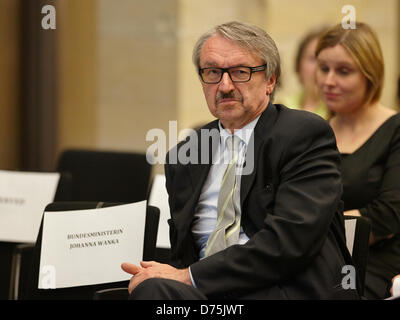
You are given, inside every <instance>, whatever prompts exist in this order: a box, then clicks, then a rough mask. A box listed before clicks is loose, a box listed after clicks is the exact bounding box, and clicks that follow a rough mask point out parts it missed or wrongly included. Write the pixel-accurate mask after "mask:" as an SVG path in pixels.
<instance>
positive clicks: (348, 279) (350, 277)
mask: <svg viewBox="0 0 400 320" xmlns="http://www.w3.org/2000/svg"><path fill="white" fill-rule="evenodd" d="M342 274H344V275H345V276H344V277H343V279H342V288H343V289H345V290H348V289H356V269H355V268H354V266H352V265H345V266H343V268H342Z"/></svg>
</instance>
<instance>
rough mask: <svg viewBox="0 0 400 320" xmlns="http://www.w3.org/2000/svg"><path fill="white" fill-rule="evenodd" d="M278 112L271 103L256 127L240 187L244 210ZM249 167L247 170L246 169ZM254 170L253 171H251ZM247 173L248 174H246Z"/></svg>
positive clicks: (248, 149)
mask: <svg viewBox="0 0 400 320" xmlns="http://www.w3.org/2000/svg"><path fill="white" fill-rule="evenodd" d="M277 115H278V113H277V110H276V107H275V105H273V104H272V103H269V104H268V106H267V108H266V109H265V110H264V112H263V113H262V114H261V116H260V119H259V120H258V122H257V124H256V127H255V128H254V132H253V135H252V137H251V139H250V142H249V145H248V146H247V151H246V162H245V166H244V170H245V171H244V175H243V176H242V180H241V185H240V204H241V207H242V208H243V203H244V201H245V200H246V197H247V195H248V194H249V191H250V189H251V186H252V185H253V182H254V178H255V176H256V172H257V165H258V163H259V158H260V153H261V152H262V150H263V149H264V147H263V145H264V143H265V141H266V138H267V137H268V136H269V135H270V133H271V131H272V127H273V125H274V122H275V121H276V118H277ZM246 167H247V169H246ZM251 169H252V170H251ZM246 171H247V172H246ZM246 173H247V174H246Z"/></svg>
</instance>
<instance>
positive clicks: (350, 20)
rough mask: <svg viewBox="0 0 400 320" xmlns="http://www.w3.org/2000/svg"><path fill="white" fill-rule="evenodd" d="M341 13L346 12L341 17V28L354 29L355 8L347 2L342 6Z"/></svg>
mask: <svg viewBox="0 0 400 320" xmlns="http://www.w3.org/2000/svg"><path fill="white" fill-rule="evenodd" d="M342 13H344V14H346V15H345V16H344V17H343V19H342V28H343V29H356V8H354V6H352V5H350V4H347V5H345V6H343V7H342Z"/></svg>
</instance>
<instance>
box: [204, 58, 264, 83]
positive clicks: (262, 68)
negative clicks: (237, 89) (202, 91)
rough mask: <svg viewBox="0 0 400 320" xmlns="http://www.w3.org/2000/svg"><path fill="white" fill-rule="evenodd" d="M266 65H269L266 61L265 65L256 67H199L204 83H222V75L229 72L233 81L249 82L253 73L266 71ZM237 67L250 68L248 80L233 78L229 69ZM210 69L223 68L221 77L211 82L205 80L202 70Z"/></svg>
mask: <svg viewBox="0 0 400 320" xmlns="http://www.w3.org/2000/svg"><path fill="white" fill-rule="evenodd" d="M266 66H267V64H266V63H265V64H263V65H261V66H256V67H249V66H235V67H229V68H216V67H208V68H199V76H200V79H201V81H203V82H204V83H207V84H217V83H220V82H221V80H222V77H223V76H224V73H225V72H227V73H228V75H229V78H230V79H231V81H232V82H239V83H243V82H249V81H250V80H251V76H252V74H253V73H254V72H259V71H265V68H266ZM235 68H247V69H249V70H250V76H249V79H248V80H233V79H232V76H231V73H230V72H229V70H230V69H235ZM209 69H218V70H221V77H220V78H219V80H218V81H212V82H210V81H204V79H203V75H202V72H203V71H204V70H209Z"/></svg>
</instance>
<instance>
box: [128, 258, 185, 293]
mask: <svg viewBox="0 0 400 320" xmlns="http://www.w3.org/2000/svg"><path fill="white" fill-rule="evenodd" d="M121 268H122V270H124V271H125V272H127V273H130V274H131V275H133V277H132V278H131V280H130V282H129V288H128V290H129V293H132V291H133V289H135V288H136V287H137V286H138V285H139V284H140V283H141V282H143V281H144V280H146V279H149V278H165V279H172V280H177V281H180V282H183V283H186V284H188V285H192V282H191V280H190V274H189V269H188V268H186V269H176V268H174V267H172V266H170V265H169V264H162V263H158V262H155V261H141V262H140V266H137V265H134V264H132V263H127V262H124V263H123V264H122V265H121Z"/></svg>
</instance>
